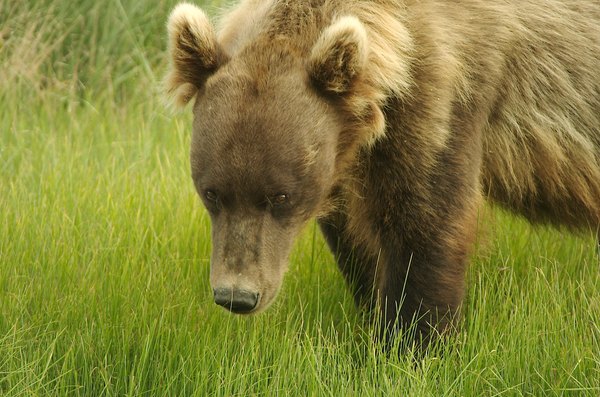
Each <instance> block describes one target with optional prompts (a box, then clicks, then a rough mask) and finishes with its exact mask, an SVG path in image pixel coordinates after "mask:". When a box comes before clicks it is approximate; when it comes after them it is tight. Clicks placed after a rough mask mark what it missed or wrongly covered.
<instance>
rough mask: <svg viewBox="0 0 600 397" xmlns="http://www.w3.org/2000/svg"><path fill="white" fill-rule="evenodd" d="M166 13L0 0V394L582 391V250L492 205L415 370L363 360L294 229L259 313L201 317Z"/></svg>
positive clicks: (324, 258)
mask: <svg viewBox="0 0 600 397" xmlns="http://www.w3.org/2000/svg"><path fill="white" fill-rule="evenodd" d="M174 2H175V1H157V2H148V1H138V2H120V1H118V0H116V1H109V2H107V3H104V2H92V1H79V2H77V1H75V0H71V1H68V2H59V1H56V0H44V1H37V2H31V1H30V2H13V1H6V0H0V76H2V78H0V395H8V396H17V395H40V396H46V395H82V396H101V395H111V396H112V395H164V396H173V395H183V396H193V395H196V396H204V395H207V394H214V395H223V396H230V395H239V396H245V395H252V394H256V395H263V394H265V395H278V394H280V395H288V394H289V395H319V396H320V395H332V396H340V395H351V394H354V395H367V396H369V395H373V396H376V395H411V396H421V395H422V396H430V395H431V396H439V395H449V396H453V395H473V396H479V395H590V396H597V395H599V394H600V275H599V267H598V258H597V256H596V255H595V252H594V246H595V242H594V240H593V239H592V238H591V237H590V236H580V237H574V236H571V235H569V234H566V233H562V232H558V231H555V230H551V229H534V228H532V227H530V226H528V225H527V224H525V223H524V222H522V221H520V220H518V219H515V218H512V217H510V216H508V215H506V214H504V213H501V212H498V211H492V212H491V213H490V214H489V215H486V217H485V219H486V221H485V223H486V224H489V226H488V227H487V229H488V230H490V233H489V237H488V240H489V242H488V243H487V245H485V247H484V248H482V249H481V250H480V252H479V253H478V254H477V255H476V256H475V258H474V261H473V266H472V267H471V270H470V272H469V283H468V286H469V287H468V291H467V300H466V302H465V305H464V308H463V320H462V324H461V328H460V332H459V333H458V334H457V335H455V336H453V337H451V338H449V339H448V340H447V341H446V342H445V343H444V344H443V345H441V346H437V347H436V348H435V349H434V351H433V352H432V353H431V354H429V355H425V356H424V357H420V358H415V357H413V356H412V355H411V354H410V353H407V354H406V355H402V356H401V357H396V356H394V355H392V356H386V355H384V354H381V353H380V352H379V351H378V349H377V346H375V345H374V343H373V342H372V335H371V334H372V330H371V329H370V327H369V325H368V322H367V321H365V319H363V317H362V316H361V314H360V313H358V312H357V310H356V308H355V307H354V305H353V303H352V299H351V296H350V294H349V292H348V291H347V289H346V288H345V285H344V282H343V280H342V278H341V276H340V275H339V273H338V271H337V270H336V267H335V263H334V261H333V258H332V257H331V254H330V253H329V252H328V250H327V248H326V246H325V244H324V242H323V239H322V237H321V236H320V234H319V232H318V228H316V226H315V225H314V224H310V225H309V226H308V227H307V228H306V230H305V231H304V233H303V234H302V237H301V238H300V240H299V241H298V244H297V246H296V248H295V250H294V252H293V254H292V258H291V268H290V270H289V272H288V274H287V276H286V282H285V285H284V288H283V291H282V293H281V295H280V297H279V299H278V301H277V302H276V303H275V304H274V306H273V307H272V308H271V309H269V310H268V311H267V312H266V313H264V314H262V315H260V316H257V317H234V316H232V315H229V314H227V313H225V312H224V311H223V310H220V309H219V308H218V307H216V305H214V304H213V303H212V295H211V292H210V287H209V284H208V265H209V263H208V261H209V255H210V240H209V233H210V223H209V220H208V217H207V215H206V213H205V212H204V210H203V209H202V207H201V205H200V203H199V200H198V199H197V198H196V195H195V192H194V189H193V186H192V183H191V179H190V176H189V166H188V150H189V129H190V121H191V117H190V115H189V114H181V115H175V116H173V115H171V114H169V113H168V112H167V111H166V110H165V109H164V108H163V106H162V103H161V101H160V98H159V95H158V88H157V87H158V86H159V80H160V76H161V75H162V73H163V71H164V65H165V59H164V57H165V54H164V45H163V42H164V30H165V29H164V21H165V19H166V16H167V15H168V12H169V9H170V7H171V6H172V5H173V4H174ZM212 9H213V10H214V8H212Z"/></svg>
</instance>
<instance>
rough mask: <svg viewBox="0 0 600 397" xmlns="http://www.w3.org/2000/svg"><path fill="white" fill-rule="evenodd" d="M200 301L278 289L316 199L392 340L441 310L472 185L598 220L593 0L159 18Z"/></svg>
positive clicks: (255, 303)
mask: <svg viewBox="0 0 600 397" xmlns="http://www.w3.org/2000/svg"><path fill="white" fill-rule="evenodd" d="M168 34H169V51H170V61H171V68H170V70H169V73H168V75H167V78H166V83H165V84H166V90H167V92H168V93H169V95H171V97H172V98H173V100H174V102H175V103H177V104H179V105H185V104H186V103H188V102H189V101H191V100H192V99H194V104H193V113H194V121H193V135H192V142H191V170H192V177H193V182H194V184H195V187H196V189H197V191H198V193H199V195H200V197H201V199H202V201H203V202H204V205H205V206H206V209H207V210H208V212H209V213H210V217H211V222H212V242H213V250H212V258H211V269H210V282H211V286H212V288H213V292H214V300H215V302H216V303H217V304H219V305H221V306H223V307H225V308H226V309H228V310H230V311H232V312H234V313H257V312H260V311H261V310H264V309H265V308H266V307H267V306H269V304H270V303H271V302H272V301H273V299H274V298H275V296H276V294H277V292H278V290H279V288H280V286H281V283H282V278H283V275H284V273H285V270H286V268H287V261H288V256H289V253H290V250H291V248H292V245H293V242H294V238H295V237H296V236H297V235H298V233H299V232H300V230H301V229H302V228H303V226H304V225H305V224H306V223H307V222H308V221H309V220H310V219H313V218H316V219H317V221H318V223H319V225H320V227H321V230H322V232H323V234H324V236H325V239H326V240H327V243H328V245H329V246H330V248H331V249H332V251H333V252H334V254H335V257H336V260H337V262H338V264H339V268H340V270H341V272H342V273H343V275H344V277H345V279H346V280H347V282H348V284H349V286H350V287H351V288H352V290H353V294H354V296H355V298H356V302H357V303H358V304H359V305H361V306H364V307H367V308H369V309H371V310H373V311H374V312H375V313H378V315H377V316H376V318H377V319H379V320H380V322H381V324H382V327H381V335H382V337H384V339H385V340H389V337H390V336H393V335H394V334H395V333H396V332H397V331H398V330H400V329H402V330H406V329H407V327H409V326H411V327H412V328H411V329H413V330H414V331H415V332H414V334H413V335H414V338H416V339H414V340H416V341H429V340H431V338H432V337H433V336H436V335H439V334H443V333H444V332H445V331H447V330H448V329H451V328H452V325H453V322H454V319H455V318H456V313H457V311H458V309H459V307H460V305H461V301H462V300H463V295H464V289H465V287H464V279H465V270H466V266H467V262H468V259H469V255H470V249H471V247H472V245H473V242H474V238H475V233H476V224H477V221H478V213H479V210H480V208H481V205H482V201H483V199H484V198H487V199H490V200H491V201H492V202H494V203H497V204H499V205H501V206H503V207H505V208H508V209H510V210H513V211H514V212H516V213H518V214H520V215H522V216H524V217H525V218H527V219H528V220H530V221H532V222H533V223H550V224H553V225H557V226H561V225H563V226H565V227H567V228H569V229H572V230H578V229H579V230H581V229H584V230H585V229H591V230H593V231H597V230H598V227H599V226H600V3H599V2H598V1H595V0H560V1H559V0H518V1H517V0H508V1H502V2H495V1H485V0H458V1H441V0H421V1H412V0H403V1H402V0H401V1H398V0H372V1H366V0H364V1H360V0H306V1H300V0H297V1H294V0H243V1H242V2H241V3H240V4H239V5H237V6H236V7H234V8H233V9H232V10H231V11H230V12H228V13H227V14H225V15H224V16H223V17H222V19H221V21H220V24H219V26H218V28H217V29H215V28H213V26H212V24H211V23H210V22H209V19H208V18H207V16H206V15H205V14H204V13H203V12H202V11H201V10H200V9H198V8H196V7H195V6H193V5H190V4H180V5H179V6H177V7H176V8H175V9H174V11H173V12H172V14H171V16H170V18H169V22H168Z"/></svg>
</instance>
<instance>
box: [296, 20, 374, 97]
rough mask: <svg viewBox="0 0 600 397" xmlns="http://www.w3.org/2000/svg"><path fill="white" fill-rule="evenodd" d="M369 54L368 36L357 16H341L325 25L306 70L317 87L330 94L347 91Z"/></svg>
mask: <svg viewBox="0 0 600 397" xmlns="http://www.w3.org/2000/svg"><path fill="white" fill-rule="evenodd" d="M367 56H368V38H367V32H366V30H365V27H364V26H363V24H362V23H361V22H360V21H359V20H358V18H356V17H353V16H344V17H341V18H338V19H337V20H336V21H335V22H334V23H332V24H331V25H330V26H329V27H327V28H326V29H325V30H324V31H323V32H322V33H321V36H320V37H319V38H318V39H317V42H316V43H315V45H314V46H313V48H312V51H311V54H310V59H309V63H308V73H309V75H310V77H311V79H312V81H313V84H315V85H316V86H317V88H319V89H322V90H324V91H326V92H329V93H332V94H344V93H346V92H348V91H349V90H350V87H351V86H352V82H353V81H354V79H355V78H356V77H357V76H358V75H359V74H360V73H361V72H362V70H363V69H364V67H365V65H366V63H367Z"/></svg>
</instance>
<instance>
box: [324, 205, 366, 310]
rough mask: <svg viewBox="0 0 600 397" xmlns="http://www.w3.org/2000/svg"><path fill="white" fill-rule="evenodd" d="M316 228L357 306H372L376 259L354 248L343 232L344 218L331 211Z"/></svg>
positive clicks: (359, 248)
mask: <svg viewBox="0 0 600 397" xmlns="http://www.w3.org/2000/svg"><path fill="white" fill-rule="evenodd" d="M318 222H319V226H320V227H321V231H322V232H323V235H324V236H325V240H326V241H327V244H328V245H329V248H330V249H331V251H332V252H333V254H334V256H335V259H336V262H337V264H338V267H339V269H340V271H341V272H342V274H343V276H344V278H345V280H346V282H347V284H348V285H349V286H350V288H351V290H352V293H353V296H354V301H355V303H356V305H357V306H359V307H361V306H362V307H364V306H366V307H367V308H368V309H371V308H372V307H373V306H374V302H375V299H374V298H375V294H374V288H373V287H374V280H375V271H376V268H377V258H376V257H373V256H371V255H368V254H367V253H366V252H365V251H366V250H364V249H362V248H361V247H360V246H356V245H355V244H354V243H353V242H352V241H351V239H350V237H349V236H348V234H347V233H346V225H347V218H346V215H344V214H342V213H340V212H335V213H332V214H330V215H328V216H327V217H326V218H322V219H319V221H318Z"/></svg>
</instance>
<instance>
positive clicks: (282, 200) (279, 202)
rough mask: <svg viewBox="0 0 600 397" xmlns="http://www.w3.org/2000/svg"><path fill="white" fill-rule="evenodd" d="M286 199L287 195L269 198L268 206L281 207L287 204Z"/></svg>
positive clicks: (281, 194)
mask: <svg viewBox="0 0 600 397" xmlns="http://www.w3.org/2000/svg"><path fill="white" fill-rule="evenodd" d="M288 199H289V197H288V195H287V194H283V193H280V194H276V195H274V196H271V197H269V204H271V206H272V207H282V206H284V205H285V204H287V202H288Z"/></svg>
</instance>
